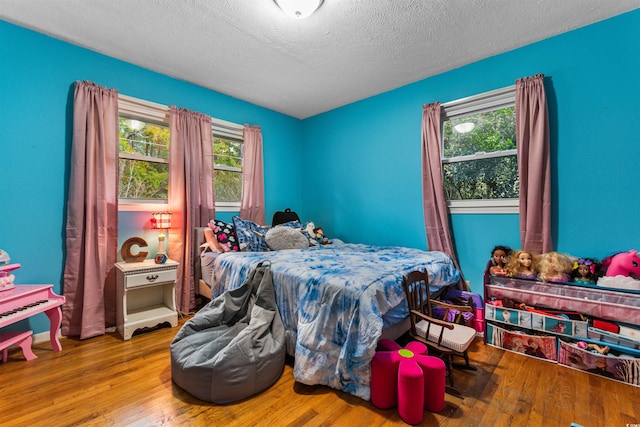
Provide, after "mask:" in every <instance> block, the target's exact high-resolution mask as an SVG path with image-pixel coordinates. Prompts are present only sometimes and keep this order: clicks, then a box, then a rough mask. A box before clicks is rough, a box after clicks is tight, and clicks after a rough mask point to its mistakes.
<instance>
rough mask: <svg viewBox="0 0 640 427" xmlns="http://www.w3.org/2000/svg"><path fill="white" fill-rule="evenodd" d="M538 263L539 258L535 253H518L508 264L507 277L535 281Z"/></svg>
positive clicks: (521, 251) (522, 251) (523, 251)
mask: <svg viewBox="0 0 640 427" xmlns="http://www.w3.org/2000/svg"><path fill="white" fill-rule="evenodd" d="M537 263H538V256H537V255H536V254H534V253H533V252H530V251H525V250H519V251H516V253H515V254H514V255H513V256H512V257H511V259H510V260H509V263H508V264H507V268H506V269H507V275H508V276H511V277H517V278H521V279H535V278H536V264H537Z"/></svg>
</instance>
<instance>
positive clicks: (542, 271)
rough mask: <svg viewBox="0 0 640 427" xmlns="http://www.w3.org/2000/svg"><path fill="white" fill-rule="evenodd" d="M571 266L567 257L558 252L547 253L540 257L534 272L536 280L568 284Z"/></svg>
mask: <svg viewBox="0 0 640 427" xmlns="http://www.w3.org/2000/svg"><path fill="white" fill-rule="evenodd" d="M572 266H573V264H572V262H571V259H569V257H568V256H566V255H564V254H561V253H559V252H547V253H546V254H543V255H542V256H541V258H540V261H539V262H538V265H537V268H536V271H537V272H538V278H539V279H540V280H542V281H544V282H568V281H569V274H570V273H571V267H572Z"/></svg>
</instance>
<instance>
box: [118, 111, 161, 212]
mask: <svg viewBox="0 0 640 427" xmlns="http://www.w3.org/2000/svg"><path fill="white" fill-rule="evenodd" d="M134 124H136V125H137V126H134ZM119 126H120V143H119V150H120V159H119V170H118V172H119V175H118V177H119V190H118V193H119V194H118V197H119V198H120V199H131V200H167V198H168V195H169V128H168V127H163V126H157V125H153V124H149V123H142V122H136V121H132V120H128V119H122V118H121V119H120V120H119Z"/></svg>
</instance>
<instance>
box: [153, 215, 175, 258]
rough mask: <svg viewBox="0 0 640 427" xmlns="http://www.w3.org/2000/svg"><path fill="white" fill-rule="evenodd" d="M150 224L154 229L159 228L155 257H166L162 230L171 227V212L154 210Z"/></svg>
mask: <svg viewBox="0 0 640 427" xmlns="http://www.w3.org/2000/svg"><path fill="white" fill-rule="evenodd" d="M151 225H152V227H153V229H154V230H160V232H159V233H158V255H157V256H156V258H157V257H158V256H162V255H164V256H165V257H166V253H167V252H166V249H165V243H164V240H165V237H166V236H165V234H164V230H166V229H169V228H171V212H154V213H153V218H152V219H151ZM165 260H166V258H165Z"/></svg>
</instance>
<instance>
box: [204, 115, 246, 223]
mask: <svg viewBox="0 0 640 427" xmlns="http://www.w3.org/2000/svg"><path fill="white" fill-rule="evenodd" d="M211 127H212V132H213V188H214V191H215V196H216V209H218V210H221V211H234V210H239V209H240V202H241V199H242V159H243V154H244V136H243V135H244V127H243V126H241V125H238V124H235V123H230V122H225V121H222V120H218V119H212V121H211Z"/></svg>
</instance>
